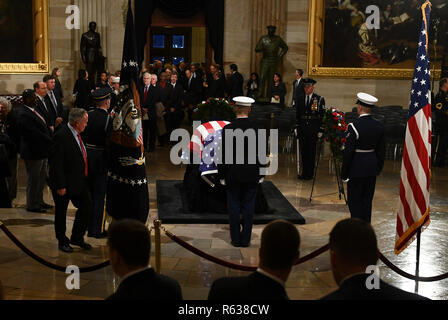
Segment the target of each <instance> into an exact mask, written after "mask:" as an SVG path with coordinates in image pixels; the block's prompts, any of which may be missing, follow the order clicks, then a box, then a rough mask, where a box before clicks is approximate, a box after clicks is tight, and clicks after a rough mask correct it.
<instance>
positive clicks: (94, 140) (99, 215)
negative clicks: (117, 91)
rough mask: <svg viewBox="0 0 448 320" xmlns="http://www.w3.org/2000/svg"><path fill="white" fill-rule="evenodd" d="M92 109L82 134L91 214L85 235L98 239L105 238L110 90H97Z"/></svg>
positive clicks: (110, 124)
mask: <svg viewBox="0 0 448 320" xmlns="http://www.w3.org/2000/svg"><path fill="white" fill-rule="evenodd" d="M92 96H93V101H94V102H95V103H96V109H94V110H92V111H90V112H89V123H88V125H87V128H86V129H85V131H84V133H83V140H84V142H85V144H86V149H87V155H88V156H87V158H88V166H89V185H90V189H91V192H92V200H93V215H92V219H91V221H90V223H89V227H88V236H89V237H93V238H97V239H102V238H105V237H107V233H106V232H105V230H104V223H105V214H104V198H105V196H106V180H107V167H108V165H107V164H108V147H109V141H110V134H111V130H112V120H111V118H110V116H109V113H108V110H109V108H110V101H111V91H110V89H109V88H100V89H98V90H96V91H95V92H93V94H92Z"/></svg>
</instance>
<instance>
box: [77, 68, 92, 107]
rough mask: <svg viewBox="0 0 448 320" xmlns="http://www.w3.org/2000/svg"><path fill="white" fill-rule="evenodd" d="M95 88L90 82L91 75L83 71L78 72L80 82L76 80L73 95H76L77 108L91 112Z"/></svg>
mask: <svg viewBox="0 0 448 320" xmlns="http://www.w3.org/2000/svg"><path fill="white" fill-rule="evenodd" d="M94 89H95V88H93V87H92V84H91V83H90V81H89V74H88V73H87V71H86V70H84V69H81V70H79V72H78V80H76V83H75V87H74V88H73V94H74V95H76V100H75V107H77V108H81V109H85V110H87V111H88V110H90V108H91V106H92V91H93V90H94Z"/></svg>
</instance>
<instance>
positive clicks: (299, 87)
mask: <svg viewBox="0 0 448 320" xmlns="http://www.w3.org/2000/svg"><path fill="white" fill-rule="evenodd" d="M302 76H303V70H302V69H296V79H295V80H294V83H293V85H292V92H293V94H292V107H293V108H296V106H297V105H298V104H299V101H302V100H303V99H304V96H305V87H304V83H303V79H302Z"/></svg>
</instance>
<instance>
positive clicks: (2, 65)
mask: <svg viewBox="0 0 448 320" xmlns="http://www.w3.org/2000/svg"><path fill="white" fill-rule="evenodd" d="M32 18H33V26H34V28H33V48H34V61H36V62H31V63H8V62H0V74H36V73H48V72H50V46H49V28H48V23H49V0H33V17H32Z"/></svg>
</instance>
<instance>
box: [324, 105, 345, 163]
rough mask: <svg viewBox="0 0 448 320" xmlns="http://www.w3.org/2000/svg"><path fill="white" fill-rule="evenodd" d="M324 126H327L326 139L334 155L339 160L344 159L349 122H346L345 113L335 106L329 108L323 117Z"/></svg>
mask: <svg viewBox="0 0 448 320" xmlns="http://www.w3.org/2000/svg"><path fill="white" fill-rule="evenodd" d="M323 126H324V128H325V136H326V138H325V140H326V141H328V142H329V143H330V150H331V152H332V154H333V157H335V158H336V160H338V161H342V158H343V157H344V149H345V143H346V141H347V139H346V131H347V123H346V122H345V115H344V113H343V112H342V111H339V110H338V109H336V108H334V107H331V108H329V109H327V111H326V112H325V116H324V119H323Z"/></svg>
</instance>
